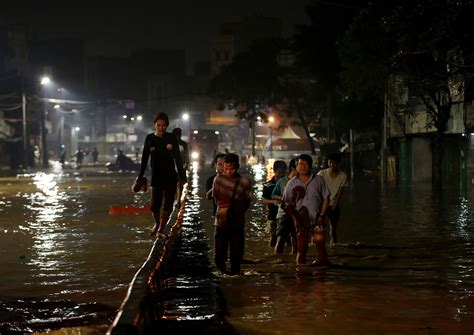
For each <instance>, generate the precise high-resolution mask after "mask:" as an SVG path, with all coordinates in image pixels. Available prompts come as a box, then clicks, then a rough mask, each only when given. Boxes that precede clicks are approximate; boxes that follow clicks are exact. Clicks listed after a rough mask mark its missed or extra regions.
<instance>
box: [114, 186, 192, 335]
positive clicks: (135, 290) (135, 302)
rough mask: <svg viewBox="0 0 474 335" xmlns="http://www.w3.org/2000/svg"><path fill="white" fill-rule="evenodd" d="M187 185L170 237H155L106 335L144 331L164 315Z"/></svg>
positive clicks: (176, 208)
mask: <svg viewBox="0 0 474 335" xmlns="http://www.w3.org/2000/svg"><path fill="white" fill-rule="evenodd" d="M186 199H187V184H186V185H184V187H183V192H182V193H181V197H180V201H176V202H175V207H174V210H173V213H172V214H171V217H170V220H169V222H168V225H170V224H171V227H170V229H169V231H168V233H169V237H168V238H167V239H164V240H161V239H158V238H157V239H156V241H155V243H154V244H153V247H152V249H151V251H150V253H149V255H148V258H147V259H146V261H145V263H144V264H143V265H142V267H141V268H140V269H139V270H138V271H137V273H136V274H135V276H134V277H133V279H132V282H131V283H130V286H129V289H128V292H127V295H126V297H125V299H124V301H123V303H122V305H121V306H120V309H119V311H118V313H117V315H116V317H115V319H114V321H113V323H112V326H111V327H110V328H109V330H108V332H107V334H111V335H122V334H127V335H129V334H132V335H133V334H137V335H138V334H146V333H147V331H146V330H147V329H148V328H150V327H151V326H152V324H153V323H154V322H155V321H156V320H159V319H160V318H161V317H162V315H163V309H162V306H161V299H160V295H161V292H162V288H163V285H164V280H166V278H167V276H168V273H170V271H171V270H172V268H173V260H174V259H175V256H176V251H177V246H178V244H179V242H180V239H181V229H182V222H183V217H184V203H185V201H186Z"/></svg>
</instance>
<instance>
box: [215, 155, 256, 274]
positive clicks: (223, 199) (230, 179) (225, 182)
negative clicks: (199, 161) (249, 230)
mask: <svg viewBox="0 0 474 335" xmlns="http://www.w3.org/2000/svg"><path fill="white" fill-rule="evenodd" d="M238 168H239V156H237V155H236V154H233V153H229V154H226V155H225V156H224V174H223V175H217V176H216V177H215V179H214V183H213V186H212V197H213V198H214V201H215V202H216V204H217V210H216V217H215V221H214V261H215V263H216V267H217V268H218V269H219V270H220V271H221V272H222V273H227V270H226V260H227V255H228V250H230V274H232V275H238V274H240V264H241V263H242V258H243V255H244V242H245V211H246V210H247V209H248V208H249V206H250V201H251V197H252V195H251V187H250V186H251V185H250V179H248V178H247V177H244V176H241V175H240V174H238V173H237V170H238Z"/></svg>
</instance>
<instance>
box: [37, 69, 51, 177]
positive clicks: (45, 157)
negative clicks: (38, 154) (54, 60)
mask: <svg viewBox="0 0 474 335" xmlns="http://www.w3.org/2000/svg"><path fill="white" fill-rule="evenodd" d="M50 82H51V79H50V78H49V77H48V76H43V77H42V78H41V80H40V83H41V86H42V87H43V90H42V91H43V99H44V103H43V111H42V113H40V114H41V115H40V133H41V147H42V151H43V152H42V154H43V155H42V156H43V167H44V168H47V167H48V166H49V161H48V141H47V139H46V136H47V134H46V126H45V118H46V112H47V111H46V108H47V105H46V86H48V85H49V83H50Z"/></svg>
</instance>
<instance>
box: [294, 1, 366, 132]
mask: <svg viewBox="0 0 474 335" xmlns="http://www.w3.org/2000/svg"><path fill="white" fill-rule="evenodd" d="M365 4H366V1H365V0H337V1H314V2H313V3H311V4H310V5H309V6H307V8H306V11H307V14H308V16H309V18H310V22H311V23H310V25H308V26H299V27H298V32H297V34H296V35H295V37H294V49H295V52H296V54H297V71H298V72H299V75H300V76H305V77H306V78H311V79H312V82H313V85H312V92H309V91H308V93H309V94H311V97H309V96H307V100H310V101H312V104H313V106H320V107H319V110H320V112H319V114H322V113H324V114H325V115H326V117H327V127H328V128H327V138H328V141H330V140H331V138H332V133H334V131H331V127H332V126H336V125H337V127H334V129H339V130H343V129H348V128H350V127H352V126H353V125H354V122H353V121H354V120H362V122H361V125H363V124H364V121H365V120H363V118H361V115H358V116H357V117H356V118H354V117H352V116H353V115H351V114H354V113H353V111H354V110H357V107H356V106H355V105H354V106H352V102H351V101H350V100H347V99H346V97H345V95H344V94H343V92H342V91H341V89H340V87H341V77H340V76H339V74H340V71H341V64H340V59H339V54H338V41H339V40H340V39H341V38H342V37H343V36H344V34H345V32H346V30H347V29H348V28H349V27H350V25H351V23H352V20H353V18H354V17H355V16H356V15H357V14H358V13H359V11H360V10H361V8H363V6H364V5H365ZM358 105H360V103H358ZM336 138H337V136H336Z"/></svg>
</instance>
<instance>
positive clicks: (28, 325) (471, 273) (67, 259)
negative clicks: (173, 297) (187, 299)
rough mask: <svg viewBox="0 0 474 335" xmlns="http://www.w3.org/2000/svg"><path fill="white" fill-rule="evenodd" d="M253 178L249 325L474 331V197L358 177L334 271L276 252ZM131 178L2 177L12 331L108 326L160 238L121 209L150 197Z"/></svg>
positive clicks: (5, 285) (246, 301)
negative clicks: (117, 209)
mask: <svg viewBox="0 0 474 335" xmlns="http://www.w3.org/2000/svg"><path fill="white" fill-rule="evenodd" d="M242 172H243V173H244V174H248V175H250V176H252V178H253V180H254V194H255V199H254V203H253V205H252V207H251V209H250V210H249V212H248V221H247V228H246V249H245V250H246V253H245V259H246V260H247V261H248V262H247V263H248V264H244V265H243V267H242V270H243V271H244V275H243V276H241V277H228V276H223V277H218V284H219V287H220V289H221V290H222V292H223V293H224V296H225V300H226V305H227V306H226V307H227V311H228V320H229V322H230V324H231V325H232V326H233V327H234V328H235V329H236V331H237V332H238V333H241V334H289V333H292V334H315V333H318V334H473V332H474V321H473V320H474V270H473V263H474V261H473V259H474V257H473V256H474V244H473V233H474V228H473V227H474V225H473V223H474V222H473V221H474V195H473V192H472V191H470V193H464V194H461V193H458V192H453V191H449V192H448V191H446V192H443V193H442V194H436V193H433V192H432V191H431V190H430V189H429V188H428V187H423V186H416V187H413V188H411V189H408V190H400V189H399V188H396V187H389V186H388V187H386V188H381V187H380V185H378V184H377V183H374V182H372V181H370V180H358V181H357V182H356V183H354V184H353V185H351V186H350V187H349V188H348V189H347V190H346V193H345V195H344V197H343V201H342V205H341V207H342V217H341V222H340V227H339V242H340V243H339V244H338V245H336V246H334V247H331V248H328V252H329V256H330V259H331V261H332V262H333V264H334V265H333V266H331V267H324V268H316V267H313V266H311V265H304V266H296V265H295V261H294V255H290V254H288V251H289V250H288V249H287V250H286V252H287V253H286V254H283V255H278V256H275V255H273V251H272V250H271V249H270V248H269V247H268V246H267V242H268V239H267V236H266V235H265V232H264V230H265V227H264V221H265V220H264V217H265V212H264V209H263V207H262V205H260V204H259V200H260V196H261V191H262V183H263V181H264V180H265V179H266V178H267V176H266V172H265V169H264V167H263V166H255V167H253V168H251V169H247V170H242ZM210 174H211V172H210V171H202V172H200V173H199V178H194V179H193V180H194V182H193V183H191V187H192V189H191V190H190V195H191V196H190V199H189V205H188V206H190V207H189V208H192V211H190V214H188V215H187V216H185V222H184V223H183V226H184V227H186V225H188V226H189V227H194V226H195V225H196V221H197V220H201V224H202V226H203V228H204V231H205V234H206V235H207V239H208V241H212V223H211V204H210V202H209V201H208V200H205V199H203V197H202V195H203V194H204V188H203V185H204V181H205V178H206V177H207V176H208V175H210ZM131 181H133V176H132V175H129V174H107V173H100V172H93V173H87V172H81V173H80V174H74V173H73V171H70V172H69V173H68V174H61V172H60V171H59V170H58V171H56V172H51V173H48V174H42V173H39V174H35V175H24V176H19V177H15V178H2V179H1V180H0V213H1V214H2V215H1V216H0V243H1V244H0V252H1V256H2V258H1V260H0V262H1V265H2V266H1V267H0V275H1V278H2V280H1V281H0V333H1V334H3V333H7V332H14V331H15V330H16V331H18V332H24V331H32V330H42V329H48V328H49V329H54V328H59V327H72V326H76V325H82V326H84V325H94V326H95V327H97V326H100V325H104V327H103V328H100V327H98V329H102V330H103V331H105V330H104V329H106V327H107V326H108V324H109V323H110V322H111V321H112V319H113V317H114V315H115V312H116V309H117V308H118V306H119V305H120V303H121V302H122V300H123V298H124V297H125V293H126V289H127V285H128V283H129V282H130V281H131V279H132V277H133V275H134V274H135V272H136V271H137V270H138V268H139V267H140V266H141V265H142V263H143V261H144V260H145V259H146V257H147V255H148V252H149V250H150V248H151V246H152V244H153V240H152V239H150V238H149V237H148V236H147V231H148V229H149V227H150V225H151V221H150V219H151V218H150V216H149V215H146V214H137V215H133V214H122V215H109V213H108V209H109V205H111V204H116V205H118V206H125V205H127V204H133V205H135V206H140V205H143V204H145V203H147V201H148V194H145V195H142V194H139V195H136V194H133V193H131V191H130V184H131ZM186 220H187V221H188V222H186ZM191 223H192V224H191ZM199 234H200V232H199ZM199 234H198V233H196V237H198V238H202V237H201V236H200V235H199ZM184 236H185V237H188V238H192V231H188V232H186V233H185V234H184ZM209 243H210V242H209ZM209 247H210V249H211V248H212V245H209ZM313 255H314V249H313V247H312V246H311V247H310V250H309V256H313ZM209 257H210V259H211V264H212V252H211V251H209ZM213 270H215V269H213ZM214 273H215V272H214ZM187 280H189V278H188V279H187ZM203 313H205V312H203ZM195 317H196V319H198V318H199V315H196V316H195ZM99 331H100V330H99Z"/></svg>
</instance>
